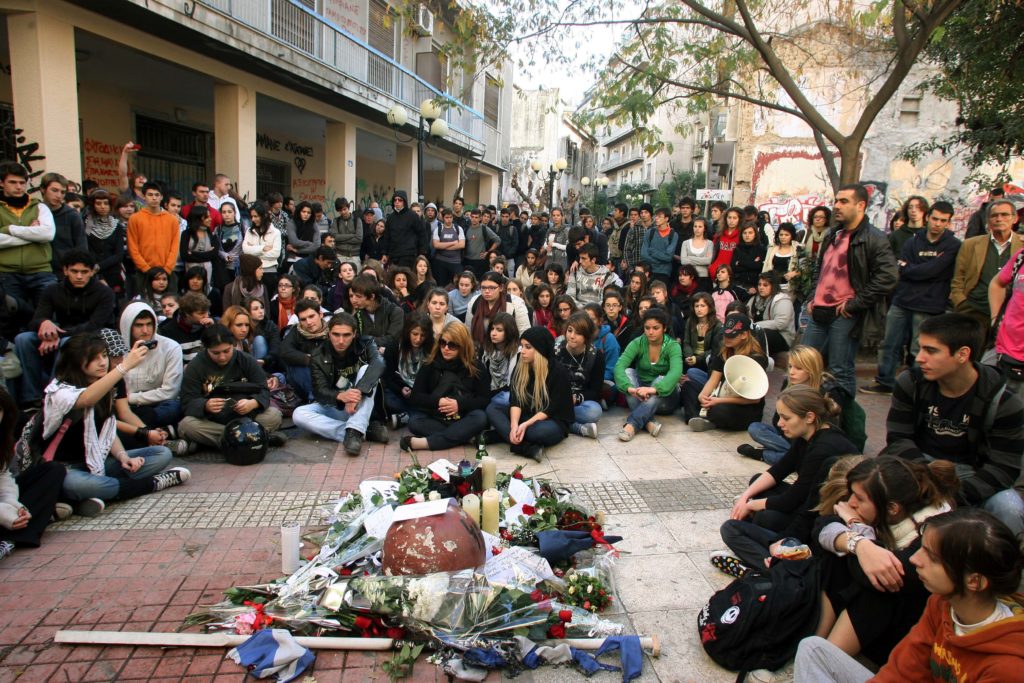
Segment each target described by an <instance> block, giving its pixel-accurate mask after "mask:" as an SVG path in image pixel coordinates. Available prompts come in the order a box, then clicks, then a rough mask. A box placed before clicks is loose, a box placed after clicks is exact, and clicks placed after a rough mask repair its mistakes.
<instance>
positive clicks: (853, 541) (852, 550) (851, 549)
mask: <svg viewBox="0 0 1024 683" xmlns="http://www.w3.org/2000/svg"><path fill="white" fill-rule="evenodd" d="M863 540H864V537H863V536H861V535H860V534H856V533H851V534H850V535H849V536H847V537H846V552H847V553H849V554H850V555H856V554H857V544H858V543H860V542H861V541H863Z"/></svg>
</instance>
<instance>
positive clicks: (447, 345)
mask: <svg viewBox="0 0 1024 683" xmlns="http://www.w3.org/2000/svg"><path fill="white" fill-rule="evenodd" d="M437 345H438V346H440V347H441V348H442V349H451V350H452V351H458V350H459V349H461V348H462V346H461V345H460V344H459V343H458V342H453V341H449V340H448V339H442V340H440V341H439V342H437Z"/></svg>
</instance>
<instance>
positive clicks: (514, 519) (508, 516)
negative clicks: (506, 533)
mask: <svg viewBox="0 0 1024 683" xmlns="http://www.w3.org/2000/svg"><path fill="white" fill-rule="evenodd" d="M520 517H526V513H525V512H523V504H522V503H516V504H515V505H513V506H512V507H510V508H506V509H505V526H507V527H512V526H516V525H518V524H519V523H520V522H519V518H520Z"/></svg>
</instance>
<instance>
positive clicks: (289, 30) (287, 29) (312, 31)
mask: <svg viewBox="0 0 1024 683" xmlns="http://www.w3.org/2000/svg"><path fill="white" fill-rule="evenodd" d="M296 2H298V3H299V4H301V5H304V6H305V7H307V8H308V9H310V10H312V11H314V12H315V11H316V0H296ZM270 32H271V34H273V35H274V37H276V38H280V39H281V40H283V41H284V42H286V43H288V44H289V45H291V46H292V47H294V48H296V49H298V50H302V51H303V52H305V53H307V54H310V55H314V56H316V55H317V49H316V48H317V34H318V33H319V32H318V30H317V21H316V17H314V16H313V15H312V14H310V13H309V12H303V11H302V9H301V8H299V7H296V6H295V5H294V4H292V3H291V2H289V0H272V2H271V3H270Z"/></svg>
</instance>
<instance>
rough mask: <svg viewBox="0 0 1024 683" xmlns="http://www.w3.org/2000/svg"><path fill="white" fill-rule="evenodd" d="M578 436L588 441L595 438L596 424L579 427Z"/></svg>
mask: <svg viewBox="0 0 1024 683" xmlns="http://www.w3.org/2000/svg"><path fill="white" fill-rule="evenodd" d="M580 436H585V437H588V438H590V439H596V438H597V423H596V422H587V423H586V424H581V425H580Z"/></svg>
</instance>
